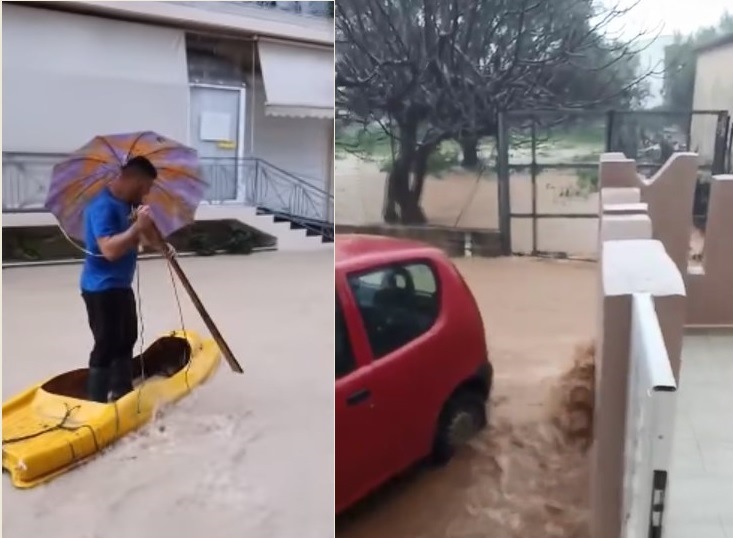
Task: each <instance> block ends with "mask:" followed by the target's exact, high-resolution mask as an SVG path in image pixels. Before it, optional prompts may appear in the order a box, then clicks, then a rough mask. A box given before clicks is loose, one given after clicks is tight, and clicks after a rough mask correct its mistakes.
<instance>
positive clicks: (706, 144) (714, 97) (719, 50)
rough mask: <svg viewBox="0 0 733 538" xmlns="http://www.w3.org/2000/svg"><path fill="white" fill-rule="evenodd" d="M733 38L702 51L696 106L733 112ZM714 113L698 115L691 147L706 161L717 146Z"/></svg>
mask: <svg viewBox="0 0 733 538" xmlns="http://www.w3.org/2000/svg"><path fill="white" fill-rule="evenodd" d="M731 66H733V42H731V43H728V44H726V45H721V46H719V47H716V48H714V49H710V50H706V51H703V52H700V53H699V54H698V56H697V63H696V71H695V93H694V97H693V101H692V108H693V110H727V111H728V112H729V113H730V114H731V115H733V70H732V69H731ZM715 123H716V118H715V117H714V116H709V115H705V116H695V117H694V118H693V121H692V132H691V145H690V149H691V150H692V151H696V152H698V153H699V154H700V158H701V160H702V162H704V163H710V162H712V160H713V154H714V150H715V148H714V147H713V145H714V140H713V138H712V137H711V136H710V133H714V132H715Z"/></svg>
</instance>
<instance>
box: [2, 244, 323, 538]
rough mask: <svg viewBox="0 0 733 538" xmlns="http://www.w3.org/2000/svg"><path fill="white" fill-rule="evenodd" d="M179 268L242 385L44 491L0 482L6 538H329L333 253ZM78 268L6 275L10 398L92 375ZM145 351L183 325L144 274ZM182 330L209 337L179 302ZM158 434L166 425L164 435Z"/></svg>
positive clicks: (222, 382)
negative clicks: (63, 377) (38, 384)
mask: <svg viewBox="0 0 733 538" xmlns="http://www.w3.org/2000/svg"><path fill="white" fill-rule="evenodd" d="M181 263H182V265H183V267H184V269H185V270H186V272H187V274H188V275H189V277H190V279H191V281H192V282H193V283H194V286H195V287H196V289H197V291H198V292H199V293H200V295H201V298H202V301H203V302H204V304H205V305H206V306H207V308H208V309H209V310H210V313H211V315H212V317H213V318H214V320H215V321H216V322H217V324H218V325H219V327H220V330H221V332H222V333H223V335H224V336H225V338H226V339H227V340H228V342H229V344H230V346H231V348H232V350H233V351H234V354H235V355H236V356H237V358H238V359H239V361H240V362H241V363H242V365H243V366H244V369H245V374H244V375H242V376H237V375H235V374H233V373H231V372H230V371H229V370H228V368H227V366H226V364H225V363H222V366H221V368H220V370H219V372H218V374H217V375H216V376H215V377H214V378H213V379H212V380H210V381H209V383H207V384H206V385H204V386H202V387H201V388H199V389H198V390H197V392H195V393H194V394H193V395H191V396H190V397H188V398H186V399H184V400H183V401H181V402H180V403H179V404H178V405H176V406H174V407H171V408H170V409H168V410H167V411H166V412H165V413H164V415H163V416H162V417H161V418H160V419H159V422H158V423H156V424H155V425H153V426H151V427H148V428H146V429H144V430H143V431H142V432H140V433H138V434H133V436H131V437H128V438H127V439H124V440H122V441H120V442H119V443H118V444H117V445H115V446H114V447H112V448H111V449H110V450H109V451H107V452H106V453H105V454H103V455H102V456H101V457H99V458H97V459H95V460H93V461H92V462H90V463H89V464H88V465H85V466H84V467H82V468H79V469H77V470H75V471H73V472H71V473H69V474H67V475H65V476H62V477H60V478H58V479H57V480H55V481H53V482H51V483H50V484H48V485H47V486H42V487H39V488H37V489H33V490H28V491H20V490H15V489H13V487H12V486H11V484H10V481H9V480H8V478H7V476H4V477H3V485H2V493H3V518H2V525H3V527H2V529H3V536H5V537H7V538H26V537H29V536H54V537H56V538H130V537H132V536H139V537H141V538H148V537H152V536H176V537H178V538H200V537H201V536H216V537H217V538H240V537H242V536H257V537H261V538H284V537H289V536H298V537H303V538H309V537H312V538H323V537H328V536H332V535H333V502H334V501H333V487H334V480H333V461H334V438H333V329H332V327H333V252H332V251H326V252H318V253H309V254H285V253H280V254H276V253H268V254H257V255H252V256H249V257H215V258H185V259H182V260H181ZM78 273H79V266H67V267H53V268H32V269H7V270H4V271H3V290H2V292H3V299H2V300H3V314H4V315H3V379H2V385H3V394H4V397H5V398H7V397H8V396H9V395H11V394H12V393H14V392H16V391H18V390H21V389H23V388H25V387H26V386H27V385H29V384H31V383H33V382H35V381H38V380H40V379H42V378H46V377H50V376H52V375H54V374H56V373H58V372H61V371H64V370H67V369H70V368H75V367H78V366H80V365H83V364H84V363H85V361H86V357H87V354H88V350H89V347H90V336H89V332H88V329H87V326H86V318H85V312H84V306H83V303H82V301H81V298H80V297H79V294H78V291H77V279H78ZM141 282H142V288H141V289H142V293H141V296H142V299H143V311H144V315H143V319H144V321H145V339H146V342H150V341H151V339H153V338H154V337H155V336H156V335H159V334H161V333H162V332H165V331H168V330H171V329H173V328H177V327H179V326H180V323H179V320H178V313H177V310H176V306H175V301H174V296H173V291H172V287H171V284H170V280H169V277H168V273H167V270H166V268H165V265H164V264H163V262H162V261H158V260H156V261H146V262H143V263H141ZM184 304H185V321H186V324H187V328H197V329H199V330H201V331H203V330H204V327H203V324H202V323H201V322H200V320H199V318H198V315H197V314H196V312H195V310H194V309H193V308H192V307H191V306H190V305H189V303H188V300H187V299H186V298H184ZM160 426H164V428H160Z"/></svg>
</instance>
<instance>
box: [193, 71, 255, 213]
mask: <svg viewBox="0 0 733 538" xmlns="http://www.w3.org/2000/svg"><path fill="white" fill-rule="evenodd" d="M241 96H242V90H241V89H239V88H231V87H218V86H209V85H195V86H191V144H192V146H193V147H194V148H196V150H198V152H199V157H200V158H201V163H202V167H203V173H204V179H205V180H206V181H207V183H208V184H209V188H208V190H207V192H206V194H205V197H204V199H205V200H207V201H209V202H225V201H233V200H243V199H244V185H243V184H242V182H241V181H239V178H240V177H241V176H242V174H241V173H240V168H241V164H242V163H241V162H240V161H239V159H238V157H239V156H240V153H239V149H240V145H241V144H242V143H243V140H240V138H241V137H240V133H242V132H243V125H241V123H242V121H243V116H244V115H243V114H242V110H240V107H241V104H242V102H243V101H242V99H241Z"/></svg>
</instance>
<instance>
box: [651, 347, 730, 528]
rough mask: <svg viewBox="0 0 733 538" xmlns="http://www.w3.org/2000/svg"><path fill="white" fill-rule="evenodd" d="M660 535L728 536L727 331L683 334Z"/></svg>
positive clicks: (728, 363) (728, 356) (728, 374)
mask: <svg viewBox="0 0 733 538" xmlns="http://www.w3.org/2000/svg"><path fill="white" fill-rule="evenodd" d="M682 361H683V362H682V373H681V375H680V387H679V389H678V390H679V391H678V395H679V399H678V404H677V405H678V412H677V423H676V425H675V441H674V449H673V450H674V452H673V464H672V473H671V479H670V480H671V481H670V496H669V505H668V516H667V528H666V529H665V538H690V537H694V538H733V428H732V427H731V424H733V422H732V420H731V409H733V334H729V335H720V334H719V335H695V336H691V335H688V336H686V337H685V344H684V349H683V355H682Z"/></svg>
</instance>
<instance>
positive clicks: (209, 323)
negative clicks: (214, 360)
mask: <svg viewBox="0 0 733 538" xmlns="http://www.w3.org/2000/svg"><path fill="white" fill-rule="evenodd" d="M152 233H153V234H154V235H155V238H156V239H157V240H159V241H160V242H161V243H162V244H165V241H164V239H163V236H162V234H161V233H160V231H159V230H158V228H157V226H155V224H153V230H152ZM166 258H167V259H168V263H170V265H171V267H172V268H173V271H174V272H175V273H176V276H177V277H178V280H180V281H181V284H182V285H183V288H184V289H185V290H186V293H188V296H189V297H190V298H191V302H192V303H193V306H194V307H196V310H198V313H199V314H200V315H201V319H203V320H204V324H205V325H206V328H207V329H208V330H209V332H210V333H211V336H212V337H213V338H214V341H215V342H216V344H217V345H218V346H219V349H220V350H221V354H222V355H223V356H224V359H225V360H226V361H227V363H228V364H229V367H230V368H231V369H232V371H233V372H236V373H238V374H241V373H243V372H244V370H243V369H242V366H241V365H240V364H239V362H238V361H237V359H236V358H235V357H234V353H232V350H231V349H230V347H229V345H228V344H227V343H226V341H225V340H224V337H223V336H222V335H221V333H220V332H219V329H218V327H217V326H216V324H215V323H214V320H213V319H211V316H210V315H209V313H208V312H207V311H206V308H204V305H203V303H202V302H201V299H199V296H198V294H197V293H196V291H195V290H194V289H193V286H192V285H191V282H190V281H189V280H188V277H187V276H186V273H184V272H183V269H182V268H181V266H180V264H179V263H178V259H177V258H176V257H175V256H170V255H168V256H166Z"/></svg>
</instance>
